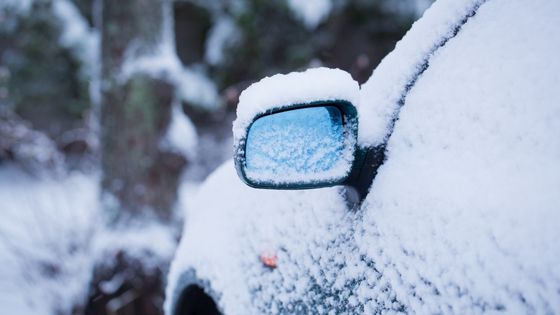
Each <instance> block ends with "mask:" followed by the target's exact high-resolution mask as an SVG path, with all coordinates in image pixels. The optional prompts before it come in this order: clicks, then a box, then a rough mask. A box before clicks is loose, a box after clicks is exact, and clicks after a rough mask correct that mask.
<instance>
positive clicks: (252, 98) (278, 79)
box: [233, 68, 359, 142]
mask: <svg viewBox="0 0 560 315" xmlns="http://www.w3.org/2000/svg"><path fill="white" fill-rule="evenodd" d="M334 100H340V101H348V102H350V103H351V104H354V105H355V106H357V104H358V102H359V86H358V83H357V82H356V81H354V80H353V79H352V77H351V76H350V74H349V73H347V72H345V71H342V70H340V69H329V68H313V69H308V70H306V71H303V72H292V73H289V74H277V75H274V76H271V77H266V78H264V79H262V80H260V81H259V82H256V83H253V84H252V85H251V86H250V87H248V88H247V89H245V90H244V91H243V92H242V93H241V95H240V96H239V104H238V105H237V119H236V120H235V121H234V122H233V137H234V142H237V141H239V139H242V138H244V137H245V136H246V132H247V127H249V124H251V122H252V121H253V119H254V118H255V117H256V116H257V115H259V114H262V113H265V112H266V111H267V110H270V109H274V108H278V107H281V106H286V105H293V104H305V103H310V102H315V101H334Z"/></svg>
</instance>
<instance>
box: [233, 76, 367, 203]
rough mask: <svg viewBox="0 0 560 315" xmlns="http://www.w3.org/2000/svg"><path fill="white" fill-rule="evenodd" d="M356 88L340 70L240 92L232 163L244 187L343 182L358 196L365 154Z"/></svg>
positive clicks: (363, 189)
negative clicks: (360, 136)
mask: <svg viewBox="0 0 560 315" xmlns="http://www.w3.org/2000/svg"><path fill="white" fill-rule="evenodd" d="M358 100H359V85H358V83H357V82H356V81H354V80H353V79H352V77H351V76H350V75H349V74H348V73H347V72H344V71H342V70H339V69H328V68H315V69H309V70H307V71H305V72H293V73H290V74H286V75H282V74H280V75H275V76H272V77H268V78H264V79H263V80H261V81H259V82H257V83H255V84H253V85H251V86H250V87H249V88H247V89H246V90H245V91H243V93H242V94H241V96H240V99H239V105H238V108H237V119H236V120H235V122H234V124H233V133H234V148H235V150H234V151H235V152H234V161H235V166H236V169H237V173H238V175H239V177H240V178H241V179H242V180H243V181H244V182H245V183H246V184H247V185H249V186H251V187H255V188H266V189H308V188H321V187H328V186H335V185H345V186H347V187H349V188H353V189H350V190H351V191H353V192H354V195H356V197H355V198H354V199H356V200H362V199H363V197H365V194H366V193H367V189H368V188H369V184H370V183H371V181H369V182H367V183H366V184H365V185H364V184H363V183H362V182H364V180H363V177H364V176H362V171H363V170H364V169H363V165H364V162H365V161H366V160H367V157H368V151H367V150H363V149H361V148H360V147H359V146H358V145H357V138H358V111H357V108H356V106H355V104H357V102H358Z"/></svg>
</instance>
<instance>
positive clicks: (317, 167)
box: [245, 106, 353, 184]
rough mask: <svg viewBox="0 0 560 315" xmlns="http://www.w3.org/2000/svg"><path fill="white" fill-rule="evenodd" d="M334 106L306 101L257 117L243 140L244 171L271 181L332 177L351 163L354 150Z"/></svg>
mask: <svg viewBox="0 0 560 315" xmlns="http://www.w3.org/2000/svg"><path fill="white" fill-rule="evenodd" d="M343 119H344V117H343V114H342V113H341V111H340V110H339V109H338V108H337V107H336V106H319V107H306V108H299V109H293V110H288V111H284V112H278V113H274V114H271V115H267V116H263V117H261V118H259V119H257V120H256V121H255V122H254V123H253V124H252V125H251V127H250V129H249V131H248V135H247V142H246V146H245V163H246V165H245V174H246V176H247V178H249V179H250V180H252V181H254V182H260V183H270V184H291V183H300V184H302V183H303V184H305V183H316V182H325V181H329V180H332V181H335V180H338V179H340V178H342V177H344V176H346V175H347V174H348V172H349V170H350V168H351V161H352V159H353V156H352V154H353V150H352V149H351V148H350V147H351V145H352V144H351V143H350V142H349V141H348V140H347V139H346V138H347V136H346V134H347V132H346V130H345V126H344V123H343Z"/></svg>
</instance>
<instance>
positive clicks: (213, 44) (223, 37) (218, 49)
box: [204, 16, 240, 66]
mask: <svg viewBox="0 0 560 315" xmlns="http://www.w3.org/2000/svg"><path fill="white" fill-rule="evenodd" d="M239 37H240V31H239V29H238V28H237V26H236V25H235V21H234V20H233V19H232V18H231V17H228V16H219V17H217V18H216V22H215V24H214V25H213V26H212V28H211V29H210V31H209V34H208V37H207V39H206V50H205V52H204V59H205V60H206V62H208V63H209V64H211V65H214V66H216V65H219V64H220V63H222V62H223V60H224V52H225V50H226V49H227V48H228V47H229V46H230V45H232V44H233V43H235V42H236V41H237V40H238V38H239Z"/></svg>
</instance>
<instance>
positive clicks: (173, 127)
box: [160, 102, 197, 159]
mask: <svg viewBox="0 0 560 315" xmlns="http://www.w3.org/2000/svg"><path fill="white" fill-rule="evenodd" d="M172 106H173V108H172V109H171V122H170V123H169V126H168V127H167V131H166V133H165V136H164V137H163V138H162V139H161V143H160V147H161V148H162V149H163V150H169V151H171V152H177V153H180V154H181V155H183V156H185V157H187V158H191V159H192V158H194V155H195V153H196V146H197V134H196V129H195V128H194V126H193V124H192V122H191V121H190V119H189V118H188V117H187V115H185V113H184V112H183V110H182V108H181V104H180V103H178V102H175V103H174V104H173V105H172Z"/></svg>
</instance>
